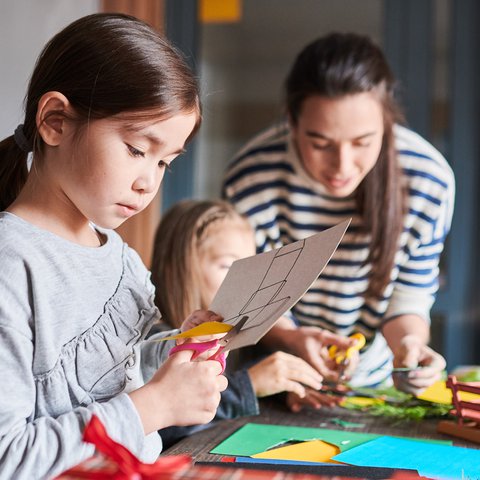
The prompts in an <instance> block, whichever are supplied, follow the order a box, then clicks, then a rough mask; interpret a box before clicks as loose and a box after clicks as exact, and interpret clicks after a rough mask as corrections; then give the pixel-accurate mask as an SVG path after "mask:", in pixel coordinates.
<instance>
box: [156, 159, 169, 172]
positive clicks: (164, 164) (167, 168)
mask: <svg viewBox="0 0 480 480" xmlns="http://www.w3.org/2000/svg"><path fill="white" fill-rule="evenodd" d="M158 166H159V167H160V168H164V169H165V170H167V172H171V171H172V167H171V166H170V164H169V163H167V162H165V161H164V160H160V161H159V162H158Z"/></svg>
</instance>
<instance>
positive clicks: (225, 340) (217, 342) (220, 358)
mask: <svg viewBox="0 0 480 480" xmlns="http://www.w3.org/2000/svg"><path fill="white" fill-rule="evenodd" d="M247 320H248V316H247V315H245V316H243V317H242V318H241V319H240V321H239V322H238V323H237V324H235V325H234V326H233V328H232V329H231V330H230V331H229V332H228V333H226V334H225V335H224V336H223V337H222V338H219V339H214V340H210V341H209V342H197V343H194V342H189V343H182V344H181V345H177V346H175V347H173V348H172V349H171V350H170V353H169V356H170V355H173V354H174V353H176V352H180V351H182V350H193V355H192V360H195V359H196V358H197V357H198V356H199V355H201V354H202V353H204V352H206V351H207V350H210V349H212V348H215V347H219V348H218V349H217V351H216V352H215V353H214V354H213V355H210V357H208V358H207V360H217V362H219V363H220V365H221V366H222V371H221V373H223V372H224V371H225V366H226V361H225V349H228V344H229V343H230V342H231V340H232V339H233V338H234V337H236V336H237V335H238V334H239V333H240V330H241V329H242V327H243V326H244V325H245V322H246V321H247Z"/></svg>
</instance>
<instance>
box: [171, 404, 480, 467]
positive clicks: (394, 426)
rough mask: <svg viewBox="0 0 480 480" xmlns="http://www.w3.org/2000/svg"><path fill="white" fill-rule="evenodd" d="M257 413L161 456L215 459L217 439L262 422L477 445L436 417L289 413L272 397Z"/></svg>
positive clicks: (343, 411)
mask: <svg viewBox="0 0 480 480" xmlns="http://www.w3.org/2000/svg"><path fill="white" fill-rule="evenodd" d="M260 408H261V413H260V415H256V416H249V417H243V418H238V419H235V420H224V421H221V422H218V423H217V424H216V425H213V426H212V427H210V428H208V429H206V430H204V431H201V432H198V433H195V434H193V435H191V436H189V437H187V438H185V439H183V440H181V441H180V442H178V443H177V444H175V445H173V446H172V447H170V448H169V449H168V450H165V451H164V452H163V453H162V455H178V454H188V455H190V456H191V457H192V458H193V460H194V461H195V462H206V461H208V462H218V461H220V460H221V458H222V456H221V455H214V454H211V453H209V451H210V450H212V449H213V448H214V447H215V446H217V445H218V444H219V443H220V442H221V441H223V440H224V439H226V438H227V437H228V436H230V435H231V434H232V433H233V432H234V431H236V430H237V429H238V428H240V427H241V426H242V425H245V424H246V423H265V424H274V425H295V426H302V427H315V428H329V429H337V430H351V431H355V432H363V433H365V432H369V433H376V434H382V435H394V436H406V437H407V436H408V437H418V438H420V439H421V438H428V439H439V440H452V441H453V444H454V445H457V446H464V447H470V448H480V445H478V444H475V443H472V442H468V441H466V440H461V439H457V438H454V437H449V436H446V435H442V434H439V433H437V431H436V427H437V422H438V419H428V420H423V421H419V422H417V421H406V422H401V423H398V422H394V421H392V420H391V419H388V418H385V417H374V416H372V415H369V414H368V413H364V412H360V411H352V410H347V409H344V408H340V407H334V408H327V407H323V408H321V409H320V410H314V409H310V408H309V409H304V410H303V411H302V412H300V413H291V412H290V411H289V410H288V409H287V408H286V407H285V406H283V405H282V404H280V403H279V402H275V401H272V400H262V401H261V403H260ZM333 419H341V420H344V421H349V422H355V423H362V424H364V425H365V426H364V427H362V428H348V427H343V426H341V425H338V424H335V423H334V422H332V420H333Z"/></svg>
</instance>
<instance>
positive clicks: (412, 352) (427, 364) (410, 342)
mask: <svg viewBox="0 0 480 480" xmlns="http://www.w3.org/2000/svg"><path fill="white" fill-rule="evenodd" d="M393 353H394V358H393V366H394V367H409V368H415V367H421V368H419V369H418V370H412V371H410V372H398V373H394V374H393V375H392V377H393V382H394V384H395V386H396V387H397V388H398V389H399V390H403V391H404V392H407V393H412V394H414V395H418V394H419V393H420V392H422V391H423V390H425V388H427V387H429V386H430V385H432V384H433V383H435V382H436V381H438V380H440V379H441V376H442V372H443V370H445V368H446V362H445V359H444V358H443V357H442V356H441V355H440V354H439V353H437V352H435V351H434V350H432V349H431V348H430V347H429V346H428V345H425V343H424V342H423V341H422V340H421V339H420V338H418V337H417V336H416V335H405V336H404V337H403V338H402V340H401V341H400V344H399V347H398V349H397V351H396V352H393Z"/></svg>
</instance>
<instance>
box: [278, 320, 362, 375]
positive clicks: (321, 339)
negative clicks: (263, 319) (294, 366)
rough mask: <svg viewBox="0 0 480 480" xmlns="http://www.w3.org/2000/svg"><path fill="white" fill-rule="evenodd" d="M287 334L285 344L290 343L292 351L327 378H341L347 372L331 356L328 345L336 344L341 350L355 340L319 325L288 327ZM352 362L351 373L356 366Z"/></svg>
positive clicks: (352, 343) (289, 346)
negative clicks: (323, 328) (321, 327)
mask: <svg viewBox="0 0 480 480" xmlns="http://www.w3.org/2000/svg"><path fill="white" fill-rule="evenodd" d="M285 335H287V336H288V340H287V339H285V344H288V348H289V351H290V352H291V353H293V354H294V355H297V356H299V357H301V358H303V359H304V360H305V361H307V362H308V363H309V364H310V365H312V367H313V368H315V369H316V370H317V371H318V372H319V373H320V375H322V376H323V378H324V379H325V380H328V381H332V382H338V381H339V380H340V377H341V376H342V374H344V373H345V372H344V368H343V367H342V366H341V365H337V364H336V363H335V361H334V360H332V359H331V358H330V356H329V354H328V347H329V346H330V345H336V346H337V347H338V349H339V350H345V349H347V348H348V347H351V346H353V345H354V343H355V341H354V340H352V339H350V338H347V337H342V336H341V335H337V334H335V333H332V332H329V331H328V330H322V329H320V328H318V327H298V328H294V329H288V330H285ZM350 363H351V364H352V367H351V368H350V369H348V374H351V369H352V368H355V366H356V363H355V362H350Z"/></svg>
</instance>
